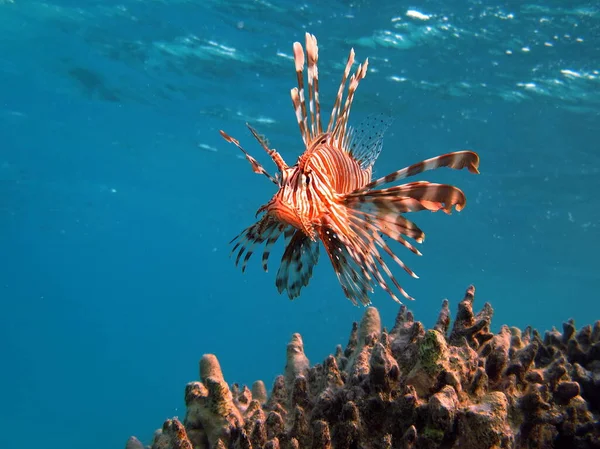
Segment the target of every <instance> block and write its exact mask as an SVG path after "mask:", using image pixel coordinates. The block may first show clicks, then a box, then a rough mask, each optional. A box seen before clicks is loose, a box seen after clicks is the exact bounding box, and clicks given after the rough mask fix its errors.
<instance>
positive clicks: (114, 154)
mask: <svg viewBox="0 0 600 449" xmlns="http://www.w3.org/2000/svg"><path fill="white" fill-rule="evenodd" d="M323 5H325V3H321V2H316V1H310V2H290V1H274V0H272V1H270V2H269V1H265V0H261V1H250V0H248V1H226V0H208V1H191V0H190V1H186V0H172V1H167V0H163V1H159V0H145V1H134V0H122V1H119V2H114V1H112V0H102V1H81V0H80V1H68V0H64V1H58V0H56V1H38V0H14V1H10V0H8V1H7V0H0V92H1V95H0V139H1V140H0V251H1V254H2V259H1V265H0V268H1V269H0V294H1V296H0V298H1V301H2V303H1V304H2V312H1V313H0V339H1V340H0V341H1V343H0V348H1V349H0V357H1V360H2V364H1V366H2V368H1V369H0V392H1V396H0V397H1V403H2V405H3V406H2V408H1V410H0V423H1V426H0V427H1V429H2V430H1V431H0V447H2V448H7V449H10V448H17V447H19V448H21V449H33V448H38V447H44V448H45V449H66V448H86V449H100V448H118V447H123V446H124V444H125V441H126V439H127V438H128V437H129V436H130V435H132V434H133V435H137V436H138V437H139V438H140V439H141V440H142V441H144V442H145V443H149V442H150V440H151V437H152V433H153V431H154V429H155V428H158V427H160V426H161V425H162V422H163V421H164V419H166V418H168V417H172V416H179V417H181V418H183V416H184V415H185V407H184V404H183V391H184V387H185V384H186V382H188V381H191V380H196V379H197V378H198V361H199V359H200V357H201V356H202V354H204V353H215V354H216V355H217V356H218V358H219V360H220V362H221V364H222V368H223V370H224V374H225V377H226V380H227V381H229V382H239V383H244V384H250V383H252V382H253V381H254V380H256V379H263V380H264V381H265V382H266V383H267V385H268V386H270V385H271V382H272V381H273V379H274V377H275V375H277V374H278V373H280V372H282V371H283V369H284V366H285V348H286V344H287V342H288V341H289V338H290V336H291V335H292V333H294V332H300V333H301V334H302V336H303V338H304V343H305V350H306V353H307V355H308V357H309V358H310V360H311V362H313V363H317V362H320V361H322V360H323V359H324V358H325V357H326V355H327V354H329V353H331V352H332V351H334V349H335V346H336V344H340V343H341V344H343V345H345V344H346V342H347V338H348V334H349V331H350V328H351V325H352V322H353V321H354V320H358V319H360V317H361V315H362V313H363V312H364V309H363V308H359V307H354V306H352V304H351V303H350V302H349V301H347V300H346V299H345V297H344V296H343V294H342V291H341V289H340V288H339V285H338V283H337V280H336V278H335V275H334V273H333V271H332V269H331V267H330V266H329V262H328V260H327V258H326V257H325V254H324V253H323V252H322V254H321V261H320V263H319V265H318V266H317V268H316V270H315V273H314V275H313V278H312V280H311V283H310V286H309V287H308V288H306V289H304V290H303V293H302V296H301V297H300V298H299V299H298V300H295V301H289V300H288V299H287V297H286V296H280V295H279V294H278V293H277V290H276V288H275V285H274V281H275V273H276V268H277V264H276V263H275V261H276V260H277V258H276V257H277V256H276V255H275V254H274V255H273V256H274V257H273V258H272V262H271V270H270V272H269V273H267V274H265V273H263V272H262V270H261V268H260V262H259V259H260V256H258V257H256V256H255V258H256V259H257V260H254V259H253V260H251V261H250V264H249V267H248V270H247V271H246V273H245V274H242V273H241V272H240V271H239V270H238V269H236V268H235V266H234V264H233V261H232V260H231V259H230V258H229V250H230V246H229V243H228V242H229V241H230V240H231V238H233V237H234V236H235V235H236V234H238V233H239V232H240V231H241V230H242V229H243V228H245V227H246V226H248V225H250V224H252V223H253V222H254V213H255V211H256V210H257V209H258V207H259V206H261V205H262V204H264V203H265V202H266V201H267V200H268V199H269V198H270V196H271V195H272V194H273V193H274V187H273V185H272V184H270V183H269V182H268V181H267V180H266V179H265V178H263V177H259V176H256V175H255V174H254V173H252V171H251V170H250V167H249V165H248V164H247V162H246V161H244V160H243V159H241V158H240V154H239V152H238V150H237V149H236V148H235V147H234V146H232V145H230V144H228V143H227V142H225V141H224V140H223V139H222V138H221V137H220V136H219V133H218V130H219V129H224V130H226V131H227V132H228V133H229V134H231V135H232V136H234V137H236V138H238V139H239V140H240V141H241V142H242V144H243V145H244V146H245V147H246V149H247V150H248V151H249V152H250V153H251V154H253V155H255V156H256V157H257V158H258V159H259V160H261V161H262V162H264V163H265V166H266V167H268V168H269V169H271V165H269V163H268V160H266V158H265V157H264V156H265V154H264V153H263V152H262V150H261V148H260V147H259V146H258V145H257V144H256V143H255V142H254V141H253V138H252V136H251V135H250V134H249V133H248V131H247V130H246V128H245V126H244V123H245V122H246V121H247V122H249V123H251V124H252V125H253V126H255V127H256V128H257V129H258V130H259V132H261V133H263V134H265V135H266V136H267V137H268V138H269V141H270V142H271V144H272V145H273V146H274V147H275V148H277V149H278V150H279V151H280V152H281V154H282V155H283V157H284V158H286V160H288V161H290V162H291V161H293V160H294V159H295V158H296V157H297V156H298V155H299V154H300V153H301V152H302V150H303V148H302V141H301V139H300V136H299V133H298V130H297V125H296V120H295V116H294V112H293V109H292V106H291V101H290V99H289V89H290V88H291V87H293V86H295V83H296V80H295V73H294V66H293V62H292V59H291V55H292V43H293V42H294V41H296V40H299V41H303V40H304V33H305V32H306V31H310V32H311V33H313V34H315V35H316V36H317V38H318V39H319V44H320V53H319V56H320V86H321V99H322V104H323V109H324V111H329V110H330V108H331V105H332V103H333V98H334V96H335V93H336V92H337V87H338V84H339V79H340V76H341V70H342V68H343V65H344V63H345V60H346V57H347V54H348V51H349V49H350V47H354V48H355V50H356V54H357V60H358V61H362V60H364V58H366V57H368V58H369V62H370V65H369V69H370V70H369V73H368V76H367V78H366V79H365V80H364V81H363V82H362V83H361V85H360V87H359V90H358V91H357V94H356V99H355V103H354V108H353V115H352V117H351V122H352V123H357V122H358V121H359V120H360V118H361V117H364V116H366V115H368V114H371V113H377V112H386V113H389V114H392V115H393V116H394V117H395V118H396V120H395V121H394V124H393V125H392V127H391V128H390V130H389V131H388V132H387V134H386V138H385V143H384V147H383V152H382V154H381V156H380V158H379V160H378V162H377V164H376V165H375V170H376V174H378V175H384V174H387V173H388V172H392V171H394V170H396V169H399V168H402V167H404V166H407V165H409V164H411V163H414V162H418V161H420V160H422V159H425V158H428V157H432V156H436V155H438V154H442V153H445V152H449V151H456V150H460V149H473V150H475V151H477V152H478V153H479V155H480V157H481V166H480V169H481V174H480V175H478V176H474V175H471V174H469V173H467V172H466V171H461V172H455V171H449V170H439V171H434V172H430V173H428V174H427V175H426V176H421V177H420V179H428V180H432V181H433V180H435V181H437V182H451V183H452V184H454V185H457V186H459V187H460V188H461V189H463V190H464V192H465V193H466V195H467V199H468V203H467V207H466V208H465V209H464V210H463V211H462V212H460V213H456V212H455V213H453V214H452V215H451V216H446V215H444V214H442V213H437V214H430V213H424V212H421V213H418V214H414V215H413V216H412V217H411V218H412V219H414V220H415V221H416V223H417V224H418V225H419V226H420V227H421V228H422V229H423V230H424V231H425V232H426V234H427V239H426V241H425V243H424V244H423V245H420V247H419V248H420V249H421V251H422V252H423V254H424V255H423V257H416V256H414V255H412V254H410V253H409V252H408V251H406V250H404V249H402V248H399V249H398V252H397V253H398V254H399V255H400V257H402V258H403V259H404V261H405V262H406V263H407V264H408V265H409V266H410V267H411V268H413V269H414V270H415V271H416V272H417V273H418V274H419V275H420V279H418V280H414V279H411V278H409V277H408V276H406V275H405V274H404V273H402V272H401V270H400V269H398V268H395V272H396V273H397V274H398V278H399V280H400V282H401V283H402V285H403V286H404V287H405V288H406V289H407V290H408V292H409V293H410V294H412V295H413V296H414V297H415V298H416V301H414V302H411V303H410V304H408V306H409V307H410V309H411V310H412V311H413V312H414V313H415V316H416V318H417V319H418V320H420V321H422V322H423V323H424V324H425V325H426V326H431V325H432V324H433V323H434V322H435V320H436V318H437V313H438V310H439V307H440V304H441V302H442V300H443V299H444V298H448V299H449V301H450V307H451V309H452V310H453V311H455V310H456V306H457V304H458V302H459V301H460V300H461V299H462V297H463V294H464V291H465V289H466V288H467V287H468V286H469V285H470V284H474V285H475V286H476V288H477V293H476V303H475V307H476V308H477V309H478V308H480V307H481V306H483V304H484V302H486V301H489V302H491V304H492V306H493V307H494V309H495V316H494V322H493V327H494V329H498V328H499V326H500V325H502V324H509V325H514V326H520V327H524V326H527V325H532V326H534V327H536V328H537V329H539V330H540V331H541V332H544V331H545V330H548V329H551V328H552V326H557V327H559V328H560V326H561V324H562V322H563V321H565V320H567V319H569V318H574V319H575V320H576V324H577V325H578V326H581V325H584V324H588V323H593V322H594V321H595V320H597V319H599V318H600V302H599V301H598V290H597V288H598V284H599V280H600V275H599V268H600V265H599V263H598V254H600V200H599V199H598V194H599V192H600V147H599V141H600V7H599V6H598V4H597V2H593V1H572V2H564V1H544V2H494V1H464V0H461V1H444V2H442V1H427V0H425V1H419V2H392V1H384V2H380V1H370V0H356V1H334V2H329V3H327V6H323ZM327 114H328V113H327ZM271 171H272V170H271ZM280 253H281V247H278V254H280ZM278 254H277V255H278ZM373 302H374V305H375V306H376V307H377V308H378V309H379V311H380V313H381V315H382V319H383V321H384V323H385V324H386V325H388V326H389V325H391V324H392V323H393V320H394V317H395V314H396V312H397V310H398V305H397V304H396V303H394V302H393V301H392V300H391V299H390V298H389V297H388V296H387V295H386V294H385V293H384V292H383V291H382V290H381V289H377V290H376V292H375V294H374V295H373Z"/></svg>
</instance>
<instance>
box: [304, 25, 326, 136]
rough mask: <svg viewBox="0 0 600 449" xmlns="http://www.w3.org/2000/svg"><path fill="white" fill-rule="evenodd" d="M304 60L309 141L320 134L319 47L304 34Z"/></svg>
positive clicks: (307, 34)
mask: <svg viewBox="0 0 600 449" xmlns="http://www.w3.org/2000/svg"><path fill="white" fill-rule="evenodd" d="M306 59H307V65H308V97H309V110H310V131H311V133H310V136H311V140H312V139H314V138H315V137H316V136H318V135H319V134H322V132H323V127H322V126H321V107H320V105H319V70H318V69H317V61H318V59H319V47H318V45H317V38H316V37H315V36H314V35H312V34H310V33H306Z"/></svg>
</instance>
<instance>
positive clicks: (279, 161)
mask: <svg viewBox="0 0 600 449" xmlns="http://www.w3.org/2000/svg"><path fill="white" fill-rule="evenodd" d="M246 126H247V127H248V129H249V130H250V132H251V133H252V135H253V136H254V138H255V139H256V140H257V141H258V143H260V146H261V147H263V150H265V151H266V152H267V154H268V155H269V156H270V157H271V159H272V160H273V162H274V163H275V165H276V166H277V169H278V170H279V172H280V173H283V172H284V170H286V169H287V168H288V165H287V164H286V163H285V161H284V160H283V158H282V157H281V155H280V154H279V153H278V152H277V151H276V150H273V149H272V148H269V143H268V142H267V139H266V138H265V137H264V136H261V135H260V134H258V132H256V130H255V129H254V128H253V127H252V126H250V125H249V124H248V123H246Z"/></svg>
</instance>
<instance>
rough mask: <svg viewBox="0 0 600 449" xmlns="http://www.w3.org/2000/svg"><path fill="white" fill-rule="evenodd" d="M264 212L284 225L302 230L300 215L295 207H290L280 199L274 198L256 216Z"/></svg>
mask: <svg viewBox="0 0 600 449" xmlns="http://www.w3.org/2000/svg"><path fill="white" fill-rule="evenodd" d="M263 212H264V213H266V214H267V215H270V216H271V217H273V218H274V219H276V220H278V221H280V222H282V223H285V224H289V225H292V226H294V227H295V228H298V229H302V220H300V217H299V216H298V213H297V212H296V211H295V210H294V208H293V207H291V206H289V205H288V204H286V203H284V202H283V201H281V200H280V199H278V198H273V199H272V200H271V201H269V202H268V203H267V204H265V205H264V206H261V207H260V208H259V209H258V211H256V216H258V215H260V214H261V213H263Z"/></svg>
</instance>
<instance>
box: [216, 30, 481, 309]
mask: <svg viewBox="0 0 600 449" xmlns="http://www.w3.org/2000/svg"><path fill="white" fill-rule="evenodd" d="M293 52H294V64H295V67H296V76H297V80H298V87H294V88H293V89H292V90H291V96H292V103H293V106H294V110H295V113H296V119H297V121H298V126H299V128H300V134H301V136H302V140H303V141H304V145H305V147H306V150H305V151H304V153H303V154H302V155H301V156H300V157H299V158H298V161H297V162H296V164H295V165H292V166H289V165H287V163H286V162H285V161H284V160H283V158H282V156H281V155H280V154H279V153H278V152H277V151H276V150H275V149H273V148H270V147H269V144H268V142H267V140H266V139H265V138H264V137H263V136H261V135H259V134H258V133H257V131H256V130H255V129H254V128H252V127H251V126H250V125H249V124H246V126H248V128H249V130H250V132H251V133H252V135H253V136H254V137H255V139H256V140H257V141H258V143H259V144H260V145H261V146H262V148H263V149H264V150H265V151H266V152H267V154H268V155H269V156H270V157H271V159H272V161H273V162H274V163H275V165H276V166H277V169H278V173H277V174H276V175H275V176H272V175H271V174H269V172H267V171H266V170H265V169H264V168H263V166H262V165H261V164H260V163H259V162H258V161H257V160H256V159H254V158H253V157H252V156H250V154H248V153H247V152H246V150H244V148H242V146H241V145H240V143H239V141H238V140H236V139H234V138H233V137H231V136H229V135H228V134H226V133H225V132H224V131H222V130H221V131H220V133H221V135H222V136H223V138H224V139H225V140H227V141H228V142H230V143H233V144H234V145H235V146H237V147H238V148H239V149H240V150H241V151H242V152H243V154H244V156H245V157H246V159H247V160H248V161H249V162H250V164H251V165H252V169H253V171H254V172H255V173H258V174H262V175H264V176H266V177H267V178H268V179H269V180H270V181H271V182H273V183H274V184H276V185H277V187H278V191H277V193H276V194H275V196H273V198H272V199H271V200H270V201H269V202H268V203H267V204H265V205H264V206H262V207H260V209H258V211H257V213H256V216H257V217H258V216H259V215H261V214H262V216H261V218H260V219H259V220H258V222H256V223H255V224H253V225H252V226H250V227H248V228H246V229H245V230H243V231H242V232H241V233H240V234H239V235H238V236H237V237H235V238H234V239H233V240H232V241H231V243H234V242H235V246H234V247H233V250H232V254H233V253H234V252H235V251H236V250H237V256H236V259H235V263H236V266H237V265H238V264H239V263H240V262H241V269H242V272H243V271H245V269H246V265H247V262H248V260H249V259H250V257H251V256H252V253H253V250H254V247H255V246H256V245H257V244H263V243H265V242H266V243H265V249H264V252H263V255H262V266H263V269H264V270H265V271H267V261H268V259H269V255H270V252H271V248H272V246H273V244H274V243H275V242H276V241H277V240H278V239H279V238H280V237H281V236H283V237H284V240H285V250H284V253H283V256H282V259H281V265H280V267H279V270H278V272H277V276H276V286H277V290H278V291H279V293H283V291H287V294H288V296H289V298H290V299H294V298H296V297H298V296H299V295H300V291H301V289H302V287H304V286H307V285H308V283H309V280H310V278H311V276H312V272H313V268H314V266H315V265H316V264H317V261H318V258H319V245H320V243H319V242H321V243H322V244H323V246H324V247H325V251H326V252H327V255H328V256H329V259H330V261H331V264H332V265H333V269H334V271H335V273H336V275H337V278H338V280H339V283H340V285H341V287H342V290H343V291H344V294H345V295H346V297H347V298H348V299H349V300H350V301H352V303H353V304H354V305H358V304H359V303H361V304H363V305H369V304H370V303H371V301H370V299H369V296H368V294H369V293H372V292H373V287H374V286H375V285H377V284H378V285H379V286H380V287H382V288H383V289H384V290H385V291H386V292H387V293H388V294H389V295H390V296H391V297H392V298H393V299H394V300H395V301H397V302H400V300H399V299H398V297H397V296H396V293H395V292H394V291H393V290H392V287H391V286H390V285H389V282H391V283H392V284H393V286H394V287H395V288H396V289H397V290H398V292H400V293H401V294H402V295H403V296H404V297H405V298H407V299H413V298H411V297H410V296H409V295H408V294H407V293H406V291H405V290H404V289H403V288H402V287H401V286H400V284H399V283H398V281H397V280H396V278H395V277H394V275H393V274H392V271H391V270H390V268H389V266H388V264H387V263H386V262H385V261H384V258H383V255H382V253H381V251H383V253H386V254H387V255H388V256H389V257H390V258H391V259H392V260H393V261H394V262H395V263H396V264H398V265H400V267H402V268H403V269H404V270H405V271H406V272H407V273H408V274H409V275H411V276H413V277H415V278H416V277H418V276H417V275H416V274H415V273H414V272H413V271H412V270H411V269H410V268H408V267H407V266H406V265H405V264H404V262H402V260H400V258H398V256H396V254H395V253H394V252H393V251H392V249H391V248H390V247H389V246H388V241H389V240H388V239H384V236H385V237H388V238H389V239H391V240H395V241H396V242H398V243H400V244H401V245H403V246H405V247H406V248H408V249H409V250H410V251H412V252H413V253H415V254H417V255H421V253H420V252H419V250H418V249H417V248H415V246H413V244H412V243H411V242H410V241H409V240H407V238H410V239H412V240H414V241H416V242H418V243H422V242H423V240H424V239H425V234H424V233H423V231H422V230H421V229H419V227H418V226H417V225H416V224H414V223H413V222H412V221H410V220H408V219H407V218H406V217H405V216H404V215H403V214H405V213H407V212H416V211H421V210H429V211H433V212H435V211H438V210H443V211H444V212H446V213H448V214H449V213H450V212H451V211H452V208H453V207H454V208H455V209H456V210H457V211H460V210H462V209H463V208H464V206H465V204H466V198H465V195H464V193H463V192H462V191H461V190H460V189H458V188H457V187H454V186H451V185H445V184H434V183H430V182H426V181H416V182H410V183H407V184H402V185H398V186H394V187H388V188H380V187H381V186H383V185H386V184H390V183H393V182H395V181H397V180H400V179H404V178H407V177H409V176H413V175H416V174H419V173H421V172H424V171H426V170H433V169H436V168H439V167H449V168H453V169H456V170H459V169H462V168H467V169H468V171H469V172H471V173H479V171H478V166H479V156H478V155H477V154H476V153H474V152H472V151H457V152H453V153H448V154H444V155H442V156H437V157H434V158H431V159H427V160H424V161H422V162H419V163H417V164H414V165H411V166H409V167H406V168H403V169H401V170H398V171H396V172H394V173H391V174H388V175H387V176H384V177H382V178H379V179H375V180H372V179H371V177H372V176H371V175H372V170H373V164H374V163H375V161H376V159H377V157H378V156H379V153H380V152H381V148H382V143H383V133H384V131H385V130H386V128H387V127H388V126H389V124H390V120H388V119H387V118H385V117H382V116H370V117H369V118H367V119H366V121H365V122H364V123H363V124H362V125H360V126H359V127H357V128H356V129H352V128H350V127H349V126H348V117H349V116H350V107H351V106H352V100H353V99H354V93H355V92H356V89H357V87H358V84H359V82H360V81H361V80H362V79H363V78H364V77H365V76H366V74H367V66H368V59H367V60H365V62H364V63H363V64H359V65H358V68H357V69H356V71H355V72H354V73H353V74H352V76H350V81H349V83H348V89H347V93H346V99H345V101H343V97H344V91H345V89H346V83H347V80H348V76H349V75H350V71H351V69H352V66H353V64H354V49H351V50H350V55H349V57H348V62H347V63H346V67H345V70H344V73H343V76H342V80H341V83H340V87H339V89H338V93H337V97H336V100H335V103H334V105H333V110H332V112H331V116H330V118H329V124H328V125H327V128H326V129H323V126H322V124H321V107H320V101H319V72H318V70H317V60H318V53H319V51H318V46H317V39H316V38H315V36H313V35H311V34H309V33H306V61H307V68H308V73H307V80H308V111H307V106H306V99H305V90H304V88H305V85H304V65H305V54H304V48H303V47H302V44H300V43H299V42H295V43H294V44H293ZM309 114H310V121H309ZM384 274H385V276H386V277H387V279H386V278H385V277H384Z"/></svg>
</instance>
